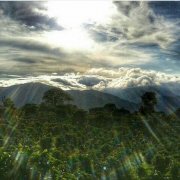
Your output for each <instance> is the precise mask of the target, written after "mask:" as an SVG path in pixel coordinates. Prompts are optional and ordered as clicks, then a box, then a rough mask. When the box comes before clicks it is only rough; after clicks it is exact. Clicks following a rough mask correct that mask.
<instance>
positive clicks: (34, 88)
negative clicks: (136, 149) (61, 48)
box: [0, 83, 138, 111]
mask: <svg viewBox="0 0 180 180" xmlns="http://www.w3.org/2000/svg"><path fill="white" fill-rule="evenodd" d="M50 88H53V87H52V86H48V85H45V84H42V83H26V84H21V85H14V86H10V87H5V88H1V89H0V100H1V99H2V98H3V97H10V98H11V99H12V100H13V101H14V103H15V105H16V106H17V107H21V106H23V105H24V104H27V103H34V104H39V103H40V102H41V101H42V97H43V95H44V93H45V92H46V91H47V90H49V89H50ZM66 92H67V93H69V94H70V95H71V96H72V98H73V102H72V104H75V105H77V106H78V107H79V108H82V109H86V110H87V109H89V108H93V107H102V106H104V105H105V104H107V103H114V104H115V105H116V106H117V107H119V108H120V107H124V108H126V109H128V110H130V111H134V110H136V109H137V107H138V106H137V104H136V103H132V102H129V101H126V100H122V99H120V98H118V97H116V96H113V95H111V94H107V93H104V92H99V91H95V90H82V91H80V90H69V91H66Z"/></svg>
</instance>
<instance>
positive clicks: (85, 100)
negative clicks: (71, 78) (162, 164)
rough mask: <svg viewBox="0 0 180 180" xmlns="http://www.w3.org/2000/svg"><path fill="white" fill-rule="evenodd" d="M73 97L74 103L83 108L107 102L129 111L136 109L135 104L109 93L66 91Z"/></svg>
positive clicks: (98, 105)
mask: <svg viewBox="0 0 180 180" xmlns="http://www.w3.org/2000/svg"><path fill="white" fill-rule="evenodd" d="M67 92H68V93H69V94H70V95H71V96H72V97H73V99H74V104H75V105H77V106H78V107H80V108H83V109H90V108H94V107H102V106H104V105H105V104H107V103H113V104H115V105H116V106H117V107H118V108H122V107H124V108H125V109H128V110H130V111H135V110H137V109H138V108H137V106H138V105H137V104H136V103H133V102H130V101H127V100H123V99H120V98H118V97H117V96H113V95H111V94H107V93H103V92H100V91H95V90H84V91H79V90H70V91H67Z"/></svg>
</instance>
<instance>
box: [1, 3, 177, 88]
mask: <svg viewBox="0 0 180 180" xmlns="http://www.w3.org/2000/svg"><path fill="white" fill-rule="evenodd" d="M0 27H1V28H0V74H1V75H0V80H1V81H0V84H1V85H2V86H7V85H12V84H13V83H15V82H16V83H17V80H18V81H19V82H22V81H20V80H23V79H22V78H24V77H28V78H29V77H31V79H33V80H36V79H38V78H40V77H46V75H49V74H51V75H52V74H53V75H55V74H56V75H61V76H64V74H66V75H67V74H68V77H70V76H69V74H71V73H75V74H76V77H79V74H81V76H83V75H86V76H87V77H89V76H90V74H89V72H91V76H94V75H95V76H96V77H98V78H99V76H101V77H102V76H103V77H105V78H106V79H108V78H112V77H109V73H110V72H111V75H112V74H113V75H114V74H115V75H117V74H118V77H116V78H120V80H119V81H121V85H122V84H123V78H127V81H128V83H130V84H132V82H131V80H132V79H131V76H128V75H129V72H131V73H132V72H133V78H134V79H135V80H136V81H137V82H136V83H135V84H138V83H139V84H140V85H141V83H140V82H139V81H138V80H137V78H140V79H141V81H142V82H143V83H145V84H148V83H159V82H162V81H163V82H172V81H173V82H175V83H178V82H179V80H180V51H179V49H180V2H178V1H171V2H170V1H169V2H167V1H166V2H161V1H160V2H156V1H152V2H151V1H146V2H142V1H133V2H129V1H110V0H106V1H105V0H104V1H88V0H87V1H80V0H79V1H78V0H68V1H63V0H62V1H46V2H35V1H33V2H25V1H17V2H15V1H14V2H0ZM92 72H93V73H92ZM104 72H108V75H107V73H104ZM134 72H135V73H134ZM116 73H117V74H116ZM102 74H103V75H102ZM12 75H13V76H12ZM131 75H132V74H131ZM36 76H39V77H38V78H36ZM15 77H16V78H15ZM58 77H59V76H58ZM7 78H8V81H7ZM113 78H114V77H113ZM163 78H164V79H163ZM15 79H16V81H15ZM26 79H27V78H26ZM46 79H48V78H46ZM64 79H66V78H64ZM90 79H91V78H90ZM144 79H145V80H144ZM155 79H156V80H155ZM157 79H160V80H157ZM42 80H44V79H43V78H42ZM93 80H94V79H93ZM112 80H113V79H112ZM91 81H92V79H91ZM119 81H118V82H119ZM157 81H158V82H157ZM100 82H102V81H100ZM92 83H93V81H92ZM101 85H102V83H101ZM123 86H124V85H123Z"/></svg>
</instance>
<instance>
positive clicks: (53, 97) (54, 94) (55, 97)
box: [43, 88, 72, 106]
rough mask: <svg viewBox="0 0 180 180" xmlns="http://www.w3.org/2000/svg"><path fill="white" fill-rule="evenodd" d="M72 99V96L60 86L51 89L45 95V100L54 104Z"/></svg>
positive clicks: (61, 103) (60, 103)
mask: <svg viewBox="0 0 180 180" xmlns="http://www.w3.org/2000/svg"><path fill="white" fill-rule="evenodd" d="M71 100H72V98H71V96H70V95H69V94H67V93H66V92H64V91H63V90H62V89H59V88H53V89H50V90H48V91H46V92H45V93H44V96H43V101H44V102H45V103H47V104H49V105H53V106H58V105H63V104H64V103H65V102H67V101H71Z"/></svg>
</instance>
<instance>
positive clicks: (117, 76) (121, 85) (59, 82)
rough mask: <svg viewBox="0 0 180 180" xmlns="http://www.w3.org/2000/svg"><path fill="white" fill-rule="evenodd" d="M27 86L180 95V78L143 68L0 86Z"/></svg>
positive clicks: (53, 76)
mask: <svg viewBox="0 0 180 180" xmlns="http://www.w3.org/2000/svg"><path fill="white" fill-rule="evenodd" d="M28 82H41V83H45V84H48V85H52V86H56V87H60V88H62V89H64V90H69V89H79V90H85V89H89V88H91V89H95V90H99V91H106V92H109V93H112V94H113V93H117V92H118V91H119V90H122V89H127V88H133V87H148V86H164V85H169V86H170V88H172V91H175V92H176V93H177V94H178V91H179V90H180V76H174V75H170V74H167V73H161V72H156V71H148V70H143V69H140V68H124V67H122V68H119V69H108V70H107V69H104V68H96V69H94V68H93V69H90V70H88V71H87V72H85V73H65V74H62V75H59V74H50V75H37V76H20V77H14V78H13V79H12V78H11V77H8V76H7V78H6V80H3V79H2V80H0V86H1V87H2V86H3V87H5V86H11V85H15V84H24V83H28Z"/></svg>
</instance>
